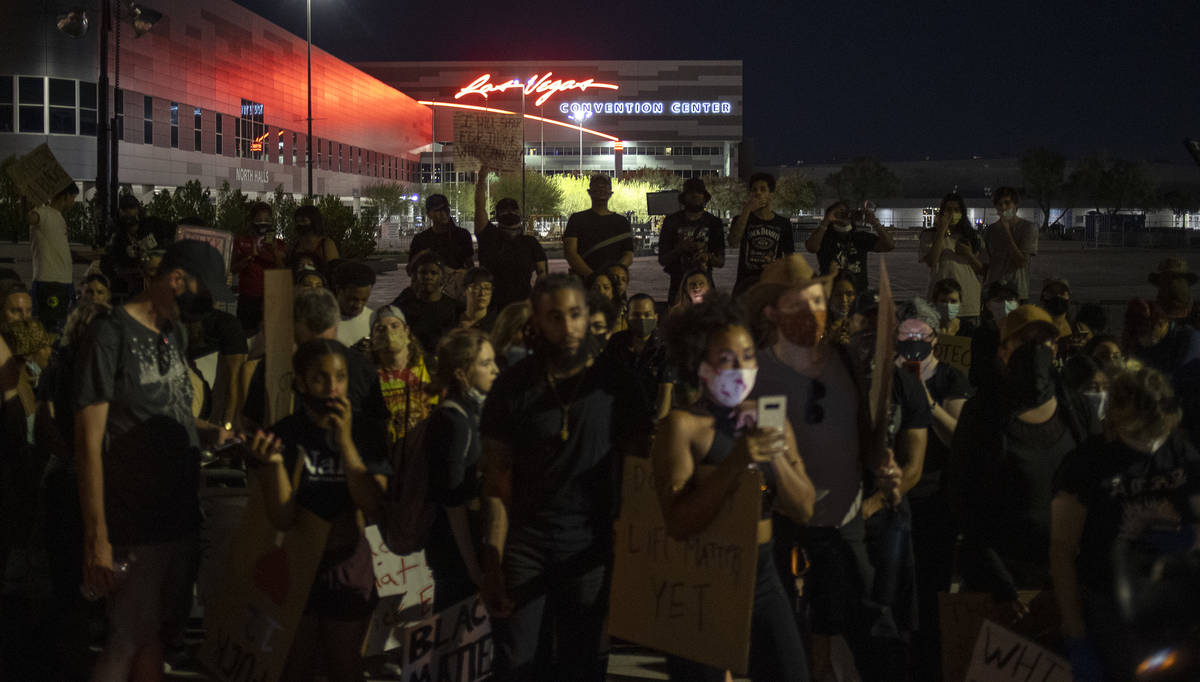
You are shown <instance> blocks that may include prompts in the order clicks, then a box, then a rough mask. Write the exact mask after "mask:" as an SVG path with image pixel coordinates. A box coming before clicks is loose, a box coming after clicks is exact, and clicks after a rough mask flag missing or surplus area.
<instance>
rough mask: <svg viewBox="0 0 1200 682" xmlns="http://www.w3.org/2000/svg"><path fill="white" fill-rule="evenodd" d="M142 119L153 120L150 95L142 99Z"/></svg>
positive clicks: (152, 105) (152, 102)
mask: <svg viewBox="0 0 1200 682" xmlns="http://www.w3.org/2000/svg"><path fill="white" fill-rule="evenodd" d="M142 110H143V114H142V118H154V98H153V97H151V96H150V95H144V96H143V97H142Z"/></svg>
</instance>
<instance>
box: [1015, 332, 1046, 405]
mask: <svg viewBox="0 0 1200 682" xmlns="http://www.w3.org/2000/svg"><path fill="white" fill-rule="evenodd" d="M1004 391H1005V393H1006V394H1007V396H1008V398H1009V400H1010V401H1012V404H1013V406H1014V407H1017V408H1033V407H1037V406H1039V405H1042V404H1045V403H1046V401H1048V400H1050V399H1051V398H1053V397H1054V394H1055V382H1054V351H1053V350H1051V349H1050V348H1049V347H1048V346H1046V345H1045V344H1041V343H1028V344H1025V345H1024V346H1021V347H1020V348H1018V349H1017V350H1015V351H1013V354H1012V356H1011V357H1009V359H1008V371H1007V373H1006V374H1005V376H1004Z"/></svg>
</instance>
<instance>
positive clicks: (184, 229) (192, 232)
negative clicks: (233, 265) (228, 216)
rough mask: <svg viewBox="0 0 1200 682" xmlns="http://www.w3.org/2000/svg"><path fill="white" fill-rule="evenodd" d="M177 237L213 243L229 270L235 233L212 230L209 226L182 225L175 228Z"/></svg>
mask: <svg viewBox="0 0 1200 682" xmlns="http://www.w3.org/2000/svg"><path fill="white" fill-rule="evenodd" d="M175 239H176V240H180V239H194V240H196V241H198V242H206V243H208V244H211V245H212V247H213V248H214V249H216V250H217V252H218V253H220V254H221V258H222V260H224V261H225V271H226V272H229V262H230V259H232V258H233V235H232V234H230V233H228V232H225V231H223V230H210V229H208V228H207V227H195V226H192V225H180V226H178V227H176V228H175Z"/></svg>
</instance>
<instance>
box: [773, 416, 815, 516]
mask: <svg viewBox="0 0 1200 682" xmlns="http://www.w3.org/2000/svg"><path fill="white" fill-rule="evenodd" d="M784 427H785V428H784V436H785V438H786V443H787V449H786V450H785V451H784V453H783V454H781V455H780V456H778V457H776V458H775V459H774V460H772V462H771V466H772V467H773V468H774V470H775V474H776V492H777V493H778V497H776V498H775V506H776V507H777V508H778V509H779V511H781V512H783V514H784V515H785V516H787V517H788V518H790V519H791V520H793V521H795V522H796V523H799V524H805V523H808V520H809V519H811V518H812V515H813V505H814V504H816V501H817V491H816V488H814V487H813V483H812V480H810V479H809V478H808V472H807V471H805V469H804V460H803V459H801V458H800V452H799V451H798V450H797V449H796V434H795V432H793V431H792V425H791V424H789V423H785V424H784Z"/></svg>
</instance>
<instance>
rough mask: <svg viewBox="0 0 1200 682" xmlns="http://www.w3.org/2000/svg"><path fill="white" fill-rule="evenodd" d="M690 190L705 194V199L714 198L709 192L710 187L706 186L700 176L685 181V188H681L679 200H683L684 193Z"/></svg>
mask: <svg viewBox="0 0 1200 682" xmlns="http://www.w3.org/2000/svg"><path fill="white" fill-rule="evenodd" d="M690 192H697V193H699V194H703V195H704V200H705V201H709V200H711V199H712V195H711V194H709V193H708V188H707V187H705V186H704V181H703V180H701V179H700V178H688V179H687V180H684V181H683V188H682V189H680V190H679V201H680V202H682V201H683V197H684V195H686V194H688V193H690Z"/></svg>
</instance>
